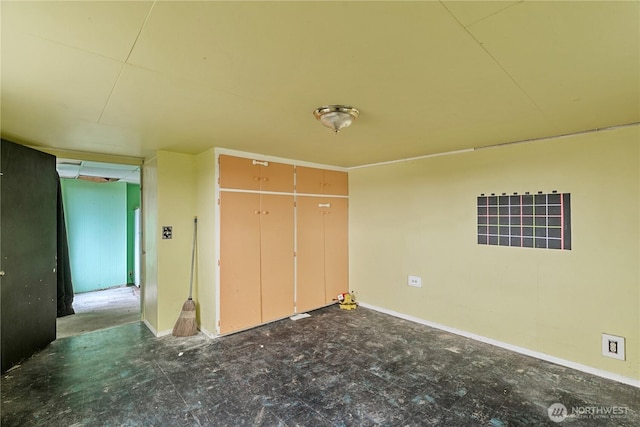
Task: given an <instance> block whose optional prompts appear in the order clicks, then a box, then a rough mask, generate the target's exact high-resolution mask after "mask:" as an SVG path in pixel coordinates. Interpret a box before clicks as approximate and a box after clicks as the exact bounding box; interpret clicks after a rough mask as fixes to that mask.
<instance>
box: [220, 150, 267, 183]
mask: <svg viewBox="0 0 640 427" xmlns="http://www.w3.org/2000/svg"><path fill="white" fill-rule="evenodd" d="M218 160H219V162H220V187H221V188H238V189H243V190H259V189H260V182H261V179H262V178H261V177H260V168H261V166H260V165H254V164H253V160H252V159H245V158H244V157H235V156H226V155H223V154H221V155H220V157H219V158H218Z"/></svg>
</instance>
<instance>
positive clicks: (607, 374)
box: [358, 301, 640, 388]
mask: <svg viewBox="0 0 640 427" xmlns="http://www.w3.org/2000/svg"><path fill="white" fill-rule="evenodd" d="M358 304H359V305H360V306H362V307H364V308H368V309H370V310H375V311H378V312H380V313H384V314H388V315H390V316H394V317H397V318H399V319H404V320H408V321H410V322H414V323H418V324H421V325H425V326H429V327H431V328H435V329H439V330H441V331H445V332H449V333H452V334H455V335H460V336H463V337H465V338H469V339H472V340H475V341H480V342H483V343H485V344H490V345H493V346H496V347H500V348H504V349H505V350H510V351H513V352H516V353H519V354H523V355H525V356H530V357H535V358H536V359H540V360H544V361H545V362H550V363H555V364H557V365H561V366H565V367H567V368H571V369H575V370H578V371H581V372H585V373H588V374H592V375H596V376H599V377H602V378H606V379H609V380H613V381H616V382H619V383H623V384H627V385H630V386H633V387H637V388H640V380H636V379H634V378H629V377H625V376H623V375H619V374H616V373H614V372H609V371H604V370H602V369H597V368H593V367H591V366H587V365H583V364H581V363H576V362H572V361H570V360H566V359H561V358H559V357H555V356H551V355H549V354H546V353H541V352H539V351H534V350H530V349H528V348H524V347H519V346H516V345H513V344H509V343H506V342H503V341H499V340H495V339H493V338H487V337H484V336H482V335H477V334H474V333H471V332H467V331H463V330H461V329H456V328H452V327H450V326H446V325H441V324H439V323H435V322H431V321H428V320H424V319H421V318H419V317H415V316H411V315H409V314H404V313H400V312H397V311H394V310H389V309H386V308H383V307H378V306H376V305H372V304H368V303H366V302H362V301H358Z"/></svg>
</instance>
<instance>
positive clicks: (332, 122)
mask: <svg viewBox="0 0 640 427" xmlns="http://www.w3.org/2000/svg"><path fill="white" fill-rule="evenodd" d="M359 114H360V112H359V111H358V110H357V109H355V108H353V107H349V106H346V105H325V106H324V107H320V108H317V109H316V110H315V111H314V112H313V115H314V116H315V118H316V119H318V120H319V121H320V123H322V125H323V126H326V127H328V128H329V129H331V130H333V131H334V132H335V133H338V132H340V130H341V129H343V128H346V127H347V126H350V125H351V123H353V121H354V120H355V119H357V118H358V115H359Z"/></svg>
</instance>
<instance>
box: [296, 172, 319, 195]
mask: <svg viewBox="0 0 640 427" xmlns="http://www.w3.org/2000/svg"><path fill="white" fill-rule="evenodd" d="M296 191H297V192H298V193H306V194H324V172H323V170H322V169H316V168H309V167H306V166H296Z"/></svg>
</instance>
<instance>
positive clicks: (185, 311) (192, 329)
mask: <svg viewBox="0 0 640 427" xmlns="http://www.w3.org/2000/svg"><path fill="white" fill-rule="evenodd" d="M197 333H198V323H197V322H196V303H195V302H194V301H193V300H192V299H191V298H189V299H188V300H187V301H185V303H184V304H182V311H181V312H180V317H178V321H177V322H176V324H175V326H174V327H173V332H172V334H173V336H174V337H190V336H192V335H195V334H197Z"/></svg>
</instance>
